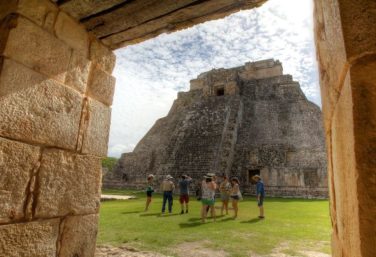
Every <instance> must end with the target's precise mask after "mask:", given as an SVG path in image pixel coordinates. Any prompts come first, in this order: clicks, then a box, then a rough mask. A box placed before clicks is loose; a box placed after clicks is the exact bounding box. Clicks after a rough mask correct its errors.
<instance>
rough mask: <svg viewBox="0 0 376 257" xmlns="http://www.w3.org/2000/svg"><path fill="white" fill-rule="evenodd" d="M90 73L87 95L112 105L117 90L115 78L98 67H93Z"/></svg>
mask: <svg viewBox="0 0 376 257" xmlns="http://www.w3.org/2000/svg"><path fill="white" fill-rule="evenodd" d="M90 74H91V78H90V81H89V85H88V90H87V95H88V96H90V97H92V98H94V99H96V100H98V101H100V102H102V103H104V104H105V105H107V106H111V105H112V99H113V96H114V90H115V78H114V77H113V76H111V75H109V74H108V73H107V72H105V71H103V70H101V69H99V68H98V67H93V69H92V71H91V73H90Z"/></svg>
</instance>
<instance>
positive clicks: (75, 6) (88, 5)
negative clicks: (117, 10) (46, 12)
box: [60, 0, 123, 20]
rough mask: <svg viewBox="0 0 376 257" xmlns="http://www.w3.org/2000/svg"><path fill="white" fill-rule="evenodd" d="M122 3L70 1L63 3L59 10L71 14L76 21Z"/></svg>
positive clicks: (113, 0)
mask: <svg viewBox="0 0 376 257" xmlns="http://www.w3.org/2000/svg"><path fill="white" fill-rule="evenodd" d="M120 3H123V0H106V1H98V0H85V1H82V0H70V1H65V2H64V3H63V4H62V5H60V8H61V9H62V10H63V11H65V12H67V13H69V14H71V15H72V16H73V17H74V18H76V19H77V20H80V19H82V18H85V17H87V16H90V15H91V14H95V13H99V12H101V11H104V10H107V9H109V8H111V7H113V6H115V5H117V4H120Z"/></svg>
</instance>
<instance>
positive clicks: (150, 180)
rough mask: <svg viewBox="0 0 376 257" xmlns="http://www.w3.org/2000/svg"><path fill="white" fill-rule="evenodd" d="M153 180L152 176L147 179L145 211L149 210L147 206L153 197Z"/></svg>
mask: <svg viewBox="0 0 376 257" xmlns="http://www.w3.org/2000/svg"><path fill="white" fill-rule="evenodd" d="M153 179H154V175H152V174H150V175H149V176H148V178H147V181H148V186H147V188H146V206H145V211H148V210H149V205H150V203H151V198H152V197H153V193H154V188H153Z"/></svg>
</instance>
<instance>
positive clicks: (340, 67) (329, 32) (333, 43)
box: [315, 0, 347, 131]
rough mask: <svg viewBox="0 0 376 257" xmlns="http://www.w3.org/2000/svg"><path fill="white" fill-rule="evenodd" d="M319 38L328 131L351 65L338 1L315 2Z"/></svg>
mask: <svg viewBox="0 0 376 257" xmlns="http://www.w3.org/2000/svg"><path fill="white" fill-rule="evenodd" d="M315 38H316V48H317V59H318V62H319V67H320V86H321V97H322V105H323V114H324V119H325V127H326V130H327V131H328V130H329V129H330V119H331V116H332V115H333V110H334V106H335V105H336V103H337V100H338V97H339V92H340V90H341V88H340V87H341V85H342V83H341V82H342V81H343V79H344V76H345V75H346V74H345V73H346V69H345V68H346V65H347V64H346V63H347V57H346V50H345V43H344V38H343V32H342V24H341V15H340V10H339V5H338V1H325V0H318V1H315Z"/></svg>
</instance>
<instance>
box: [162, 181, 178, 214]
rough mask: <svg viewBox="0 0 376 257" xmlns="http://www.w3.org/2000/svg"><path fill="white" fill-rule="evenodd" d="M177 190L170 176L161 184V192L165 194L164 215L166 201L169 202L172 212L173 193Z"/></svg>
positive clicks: (169, 208) (169, 210)
mask: <svg viewBox="0 0 376 257" xmlns="http://www.w3.org/2000/svg"><path fill="white" fill-rule="evenodd" d="M174 189H175V185H174V183H173V182H172V177H171V176H170V175H167V176H166V179H165V180H163V182H162V184H161V191H162V192H163V203H162V214H164V213H165V210H166V201H168V212H169V213H171V212H172V192H173V191H174Z"/></svg>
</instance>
